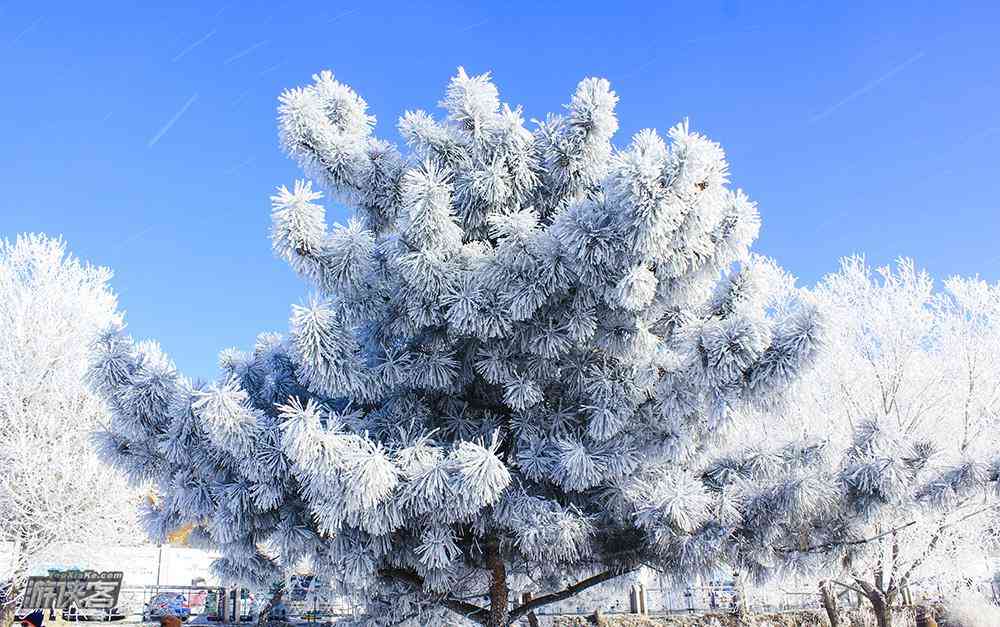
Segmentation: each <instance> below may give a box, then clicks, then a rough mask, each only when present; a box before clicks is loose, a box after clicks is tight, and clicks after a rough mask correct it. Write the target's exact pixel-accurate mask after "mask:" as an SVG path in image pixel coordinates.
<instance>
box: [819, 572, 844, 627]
mask: <svg viewBox="0 0 1000 627" xmlns="http://www.w3.org/2000/svg"><path fill="white" fill-rule="evenodd" d="M819 599H820V601H821V602H822V603H823V608H824V609H825V610H826V615H827V617H828V618H829V619H830V627H840V614H839V613H838V612H837V595H836V594H834V592H833V584H832V583H830V582H829V581H828V580H826V579H824V580H822V581H820V582H819Z"/></svg>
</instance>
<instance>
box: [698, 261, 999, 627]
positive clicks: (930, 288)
mask: <svg viewBox="0 0 1000 627" xmlns="http://www.w3.org/2000/svg"><path fill="white" fill-rule="evenodd" d="M945 288H946V289H945V291H944V292H943V293H941V292H935V291H934V285H933V281H932V280H931V279H930V277H929V276H928V275H927V274H926V273H923V272H918V271H917V270H916V269H915V267H914V265H913V262H912V261H909V260H903V261H901V262H900V263H899V265H898V266H897V267H896V269H895V270H893V269H891V268H880V269H879V270H878V271H877V272H873V271H872V270H871V268H869V267H868V266H867V265H866V264H865V262H864V260H863V259H860V258H850V259H847V260H845V261H844V262H843V264H842V267H841V269H840V272H838V273H836V274H832V275H830V276H828V277H827V278H826V279H824V281H822V283H821V284H820V285H819V286H818V287H817V289H816V290H815V297H816V300H817V302H818V303H819V306H821V307H822V308H823V310H824V312H825V313H826V314H827V316H828V319H829V320H830V329H831V330H830V333H829V347H828V350H827V351H826V352H825V353H824V356H823V357H822V358H821V359H820V362H819V364H818V365H817V367H816V368H815V369H814V370H813V371H811V372H810V373H809V374H808V375H806V376H805V377H804V378H803V379H802V380H801V381H800V383H799V384H798V385H797V386H796V387H797V390H796V393H795V395H794V398H795V402H793V403H789V404H788V405H786V411H785V413H784V415H783V416H782V417H781V419H780V420H778V421H777V422H776V423H772V424H771V425H770V426H769V427H767V428H765V429H763V430H761V432H760V433H759V435H758V436H757V440H758V441H757V442H756V443H755V444H754V446H751V447H750V448H749V449H745V450H740V451H737V452H735V453H734V454H733V455H731V456H726V457H725V458H723V459H721V460H719V461H718V462H717V463H716V465H715V467H714V468H713V469H712V470H711V472H710V473H709V474H710V475H711V476H712V477H715V478H716V480H717V482H718V484H719V485H720V486H726V489H728V490H732V491H733V492H734V493H735V494H738V495H739V497H738V498H740V499H741V500H742V501H743V503H744V505H743V507H742V509H743V524H744V529H743V531H742V532H741V534H738V535H740V536H742V538H743V541H744V547H745V551H744V554H745V556H746V558H747V564H748V566H749V567H750V568H752V569H754V570H755V571H756V572H757V573H765V572H768V573H773V572H774V571H775V570H776V569H777V568H779V567H790V568H792V569H793V570H795V571H799V572H802V571H804V572H811V573H818V574H819V575H820V576H821V577H822V578H824V579H827V580H828V581H827V583H826V585H825V586H823V587H824V588H825V589H826V593H827V598H829V595H830V593H831V592H832V588H833V587H836V588H840V589H849V590H853V591H855V592H857V593H859V594H861V595H862V596H864V597H865V598H867V599H868V600H869V601H870V603H871V606H872V607H873V609H874V610H875V612H876V616H877V618H878V621H879V625H883V626H884V625H889V624H891V616H890V611H889V608H890V607H891V606H892V605H893V604H894V603H896V602H898V601H899V600H900V597H901V595H902V594H903V592H904V591H905V590H907V588H908V587H910V586H923V587H925V588H930V589H931V590H934V589H936V588H938V587H939V586H941V587H942V590H947V589H948V588H949V587H951V586H955V585H956V584H962V583H963V582H965V581H966V580H967V579H968V581H972V577H975V576H978V575H976V574H974V573H975V570H976V568H977V566H983V565H985V559H986V552H987V551H986V549H987V546H986V543H987V540H988V539H989V538H990V536H991V534H990V533H989V530H990V528H991V526H992V525H991V523H995V520H996V518H995V514H996V510H997V506H998V504H1000V501H998V499H997V480H998V476H1000V285H994V286H989V285H987V284H986V283H985V282H983V281H980V280H977V279H960V278H953V279H950V280H948V281H946V282H945ZM748 435H749V434H748ZM831 565H832V569H831ZM976 583H978V582H976Z"/></svg>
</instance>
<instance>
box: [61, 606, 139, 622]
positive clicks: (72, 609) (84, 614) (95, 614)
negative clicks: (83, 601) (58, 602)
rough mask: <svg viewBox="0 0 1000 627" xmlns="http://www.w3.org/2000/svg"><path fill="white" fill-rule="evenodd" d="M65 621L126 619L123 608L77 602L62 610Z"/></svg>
mask: <svg viewBox="0 0 1000 627" xmlns="http://www.w3.org/2000/svg"><path fill="white" fill-rule="evenodd" d="M62 619H63V620H64V621H67V622H68V621H78V620H86V621H100V622H105V623H106V622H110V621H115V620H125V612H123V611H122V610H121V608H117V607H113V608H111V609H110V610H109V609H105V608H88V607H78V606H77V605H76V604H75V603H74V604H72V605H70V606H69V607H67V608H65V609H64V610H63V611H62Z"/></svg>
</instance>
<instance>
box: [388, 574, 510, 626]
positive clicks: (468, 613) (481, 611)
mask: <svg viewBox="0 0 1000 627" xmlns="http://www.w3.org/2000/svg"><path fill="white" fill-rule="evenodd" d="M379 576H380V577H384V578H385V579H394V580H396V581H401V582H403V583H406V584H409V585H410V586H411V587H413V588H416V589H418V590H423V587H424V580H423V578H422V577H420V575H418V574H417V573H415V572H413V571H410V570H405V569H402V568H392V569H384V570H380V571H379ZM437 601H438V602H439V603H440V604H441V605H443V606H444V607H446V608H448V609H449V610H451V611H452V612H455V613H456V614H460V615H461V616H464V617H466V618H468V619H471V620H474V621H476V622H477V623H479V624H481V625H485V624H486V620H487V619H488V618H489V615H490V612H489V610H487V609H485V608H482V607H479V606H478V605H474V604H472V603H467V602H466V601H462V600H460V599H456V598H453V597H449V596H447V595H443V596H441V597H438V599H437Z"/></svg>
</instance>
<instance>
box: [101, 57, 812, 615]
mask: <svg viewBox="0 0 1000 627" xmlns="http://www.w3.org/2000/svg"><path fill="white" fill-rule="evenodd" d="M314 78H315V82H314V83H313V84H311V85H309V86H307V87H303V88H297V89H292V90H289V91H286V92H285V93H284V94H282V96H281V99H280V108H279V113H280V131H281V132H280V135H281V141H282V144H283V146H284V147H285V149H286V150H287V151H288V152H289V154H291V155H292V156H293V157H294V158H295V159H297V160H298V162H299V163H300V164H301V165H302V167H303V168H304V169H305V170H306V172H307V173H308V174H309V175H311V176H312V177H313V178H314V179H316V180H317V181H319V183H320V184H321V185H322V186H323V187H324V188H326V189H327V190H328V191H329V192H330V193H331V195H332V196H333V198H334V199H336V200H337V201H339V202H342V203H344V204H346V205H348V206H351V207H354V208H356V209H357V211H358V213H357V215H356V217H355V218H352V219H351V221H350V222H349V223H348V224H347V225H346V226H341V225H336V226H334V227H333V228H329V229H328V227H327V225H326V222H325V217H324V209H323V207H322V206H320V205H319V204H316V201H317V200H318V199H319V198H320V196H321V194H320V193H319V192H317V191H313V189H312V186H311V183H308V182H301V181H299V182H296V183H295V185H294V187H293V188H292V189H291V190H288V189H286V188H284V187H282V188H280V189H279V191H278V193H277V194H276V195H275V196H274V197H273V198H272V202H273V219H274V228H273V242H274V249H275V251H276V253H277V254H278V255H279V256H280V257H282V258H283V259H285V260H286V261H288V262H289V263H290V264H291V266H292V267H293V268H294V269H295V271H296V272H298V273H299V274H300V275H301V276H302V277H303V278H304V279H306V280H307V281H308V282H309V283H310V284H311V286H312V287H313V288H314V289H316V290H317V292H318V295H317V296H316V297H314V298H312V299H311V300H310V301H309V302H308V304H306V305H302V306H295V307H293V309H292V316H291V332H290V335H289V336H288V337H287V338H283V337H279V336H277V335H273V334H264V335H262V336H260V337H259V338H258V341H257V345H256V347H255V348H254V350H253V351H252V352H250V353H242V352H239V351H235V350H233V351H227V352H224V353H223V354H222V357H221V364H222V370H223V373H222V376H221V378H220V380H219V381H218V382H217V383H214V384H211V385H200V384H197V383H192V382H190V381H188V380H186V379H184V378H183V377H182V376H180V375H179V374H178V373H177V372H176V371H175V369H174V367H173V366H172V365H171V364H170V362H169V360H168V359H167V358H166V357H165V356H164V355H163V354H162V353H161V352H160V351H159V349H158V348H157V347H156V346H155V345H151V344H138V345H136V344H134V343H133V342H132V341H131V339H129V338H128V337H126V336H125V335H124V334H123V333H122V332H121V331H120V329H115V328H112V329H111V330H109V331H108V332H107V333H106V334H104V335H103V337H102V338H101V340H100V342H99V343H98V346H97V349H96V354H95V360H94V366H93V370H92V378H93V382H94V385H95V386H96V388H97V389H99V390H100V391H101V392H102V393H103V394H104V395H105V397H106V398H108V400H109V402H110V403H111V405H112V407H113V408H114V413H115V416H114V420H113V421H112V423H111V425H110V429H109V430H108V432H107V433H106V434H105V436H106V437H105V445H106V446H105V448H104V450H105V452H106V453H107V455H108V458H109V459H111V460H112V461H114V462H115V463H117V464H118V465H120V466H121V467H122V468H124V469H125V470H127V471H128V472H129V473H130V474H131V475H132V476H133V477H134V478H135V479H137V480H140V481H142V480H154V481H156V482H157V485H158V486H159V490H160V491H161V493H162V494H163V496H164V498H163V502H162V506H161V507H159V508H155V509H153V510H151V511H150V512H149V517H148V519H149V521H150V523H151V528H152V529H153V530H154V531H155V532H157V533H159V534H162V533H164V532H166V531H167V530H169V529H171V528H174V527H176V526H178V525H180V524H183V523H185V522H188V523H194V524H196V525H197V526H198V528H199V529H200V532H201V534H202V535H203V537H204V539H205V540H206V541H207V542H209V543H211V544H212V545H213V546H215V547H217V548H218V549H220V550H221V551H222V553H223V555H224V557H223V559H222V560H220V562H219V563H218V570H219V574H220V575H221V576H223V577H224V578H228V579H230V580H235V581H244V582H246V581H249V582H253V583H256V584H257V585H265V584H266V583H268V582H269V581H270V580H271V579H273V578H276V577H278V576H280V574H281V572H282V571H283V570H285V569H288V568H290V567H291V566H293V565H294V564H297V563H300V562H302V561H303V560H306V561H308V562H309V563H310V564H311V566H312V568H314V569H315V570H316V571H318V572H320V573H322V574H326V575H328V576H329V577H330V578H331V579H333V580H334V581H336V582H337V583H338V584H339V585H340V586H342V587H344V588H349V589H353V590H361V591H363V592H365V593H367V594H368V595H370V602H369V610H370V612H369V613H370V617H371V620H372V621H374V622H387V623H395V622H399V621H401V620H406V619H412V620H413V621H414V622H415V623H417V624H433V623H434V622H435V621H443V620H445V619H444V618H442V616H443V614H442V612H446V611H451V612H454V613H458V614H461V615H464V616H466V617H467V618H468V619H470V620H472V621H475V622H478V623H482V624H486V625H491V626H500V625H507V624H509V623H511V622H513V621H515V620H517V619H519V618H521V617H523V616H526V615H527V614H528V613H529V612H531V611H532V610H534V609H536V608H539V607H542V606H544V605H546V604H548V603H551V602H554V601H558V600H561V599H565V598H568V597H570V596H572V595H574V594H576V593H577V592H579V591H582V590H584V589H587V588H588V587H590V586H592V585H596V584H598V583H600V582H603V581H607V580H609V579H611V578H614V577H616V576H618V575H620V574H622V573H624V572H628V571H631V570H633V569H635V568H637V567H638V566H639V565H640V564H642V563H647V564H651V565H654V566H655V567H657V568H661V569H665V570H667V571H669V572H673V573H678V574H680V573H686V572H691V571H698V570H703V569H707V568H710V567H711V566H712V565H714V564H715V563H717V562H718V561H719V560H720V559H723V558H724V557H725V547H726V540H727V533H728V531H727V529H728V527H727V525H730V524H731V523H732V518H731V516H732V509H731V504H730V503H729V502H728V501H727V500H726V499H725V498H722V497H718V495H715V494H712V493H710V492H708V491H706V489H705V488H704V485H703V483H702V481H701V480H700V478H699V477H700V474H701V470H702V466H703V465H704V463H705V461H704V460H705V459H707V456H708V455H710V453H711V451H713V450H715V449H716V448H717V447H718V446H719V444H720V443H721V442H722V441H723V440H724V436H725V434H726V433H727V432H728V431H729V430H731V429H732V427H733V422H734V420H735V419H736V418H737V416H738V414H737V413H736V411H735V410H737V409H744V408H747V407H751V406H752V407H758V408H764V407H769V406H771V405H772V404H773V403H776V402H777V401H778V400H779V398H780V392H781V390H782V389H783V388H784V387H785V386H786V385H787V384H788V383H789V382H790V381H791V380H792V379H793V378H794V377H795V376H796V375H797V374H798V372H799V371H800V370H801V369H802V368H803V367H804V366H805V365H806V364H808V363H809V362H810V360H811V359H812V357H813V355H814V354H815V352H816V350H817V346H818V338H819V331H820V324H819V319H818V317H817V314H816V312H815V309H814V308H813V307H811V306H810V305H808V304H806V303H802V304H801V305H800V306H795V307H790V308H788V309H787V310H782V311H781V312H775V311H774V310H773V309H772V308H771V307H770V305H771V301H772V293H771V289H770V287H771V285H770V279H771V278H773V277H774V276H775V271H774V268H773V267H772V265H771V264H769V263H767V262H764V261H752V262H751V261H750V260H749V257H748V246H749V245H750V243H751V242H752V240H753V239H754V238H755V237H756V235H757V231H758V227H759V224H758V216H757V211H756V207H755V205H754V204H753V203H751V202H750V201H749V200H748V199H747V197H746V196H745V195H744V194H743V193H742V192H740V191H735V192H734V191H730V190H729V189H727V187H726V183H727V179H728V170H727V165H726V162H725V160H724V155H723V151H722V149H721V148H720V147H719V146H718V145H717V144H715V143H713V142H711V141H709V140H708V139H706V138H704V137H703V136H701V135H698V134H696V133H692V132H690V131H689V130H688V126H687V124H686V123H684V124H680V125H678V126H675V127H673V128H672V129H671V130H670V132H669V134H668V139H669V144H668V143H666V142H665V141H664V139H662V138H661V137H660V136H658V135H657V134H656V133H655V132H654V131H651V130H646V131H642V132H640V133H638V134H637V135H636V136H635V137H634V138H633V140H632V142H631V144H630V145H629V146H628V147H627V148H625V149H623V150H615V149H614V148H613V147H612V144H611V137H612V135H613V134H614V132H615V130H616V129H617V126H618V124H617V120H616V118H615V114H614V107H615V104H616V102H617V100H618V98H617V96H616V95H615V94H614V92H612V91H611V89H610V86H609V84H608V82H607V81H605V80H602V79H596V78H588V79H585V80H583V81H581V82H580V84H579V85H578V87H577V90H576V93H575V94H574V95H573V98H572V100H571V102H570V104H569V105H567V107H566V112H565V114H563V115H555V116H549V117H548V118H546V120H545V121H544V122H541V123H539V124H538V126H537V128H536V129H535V130H534V131H529V130H528V129H526V128H525V127H524V125H523V119H522V115H521V111H520V109H516V108H511V107H509V106H508V105H506V104H504V105H501V103H500V101H499V98H498V93H497V90H496V88H495V87H494V86H493V84H492V83H491V82H490V80H489V77H488V76H487V75H481V76H468V75H467V74H466V73H465V72H464V71H463V70H461V69H460V70H459V72H458V75H457V76H456V77H455V78H453V79H452V81H451V82H450V84H449V85H448V88H447V91H446V94H445V98H444V100H443V102H442V103H441V104H442V106H443V107H444V109H445V111H446V112H447V118H446V119H445V120H435V119H433V118H432V117H431V116H430V115H428V114H427V113H424V112H423V111H416V112H407V113H406V114H404V115H403V116H402V118H401V119H400V120H399V131H400V133H401V135H402V136H403V137H404V138H405V139H406V141H407V143H408V144H409V145H410V146H411V148H412V150H413V154H412V155H410V156H408V157H402V156H401V155H400V153H399V152H398V151H397V149H396V148H395V147H393V146H392V145H390V144H388V143H387V142H385V141H382V140H379V139H376V138H374V137H372V135H371V132H372V128H373V126H374V123H375V119H374V118H373V117H372V116H370V115H368V113H367V112H366V104H365V102H364V100H362V99H361V98H360V97H359V96H358V95H357V94H356V93H355V92H354V91H353V90H351V89H350V88H349V87H347V86H346V85H344V84H342V83H339V82H338V81H336V80H334V78H333V76H332V75H331V74H330V73H329V72H324V73H322V74H319V75H317V76H315V77H314ZM734 264H736V265H735V266H734ZM517 590H525V591H533V592H534V593H536V594H535V595H534V597H533V598H532V600H531V601H529V602H526V603H521V604H514V603H513V601H514V599H513V595H512V594H511V593H512V592H513V591H517Z"/></svg>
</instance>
